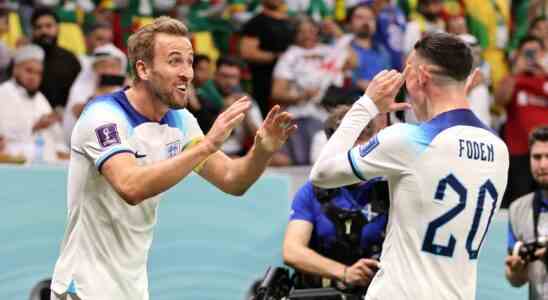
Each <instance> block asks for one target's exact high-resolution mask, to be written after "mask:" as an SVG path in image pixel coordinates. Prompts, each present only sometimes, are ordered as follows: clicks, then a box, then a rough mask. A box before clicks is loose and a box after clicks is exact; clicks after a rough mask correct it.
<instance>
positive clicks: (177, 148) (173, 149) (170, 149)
mask: <svg viewBox="0 0 548 300" xmlns="http://www.w3.org/2000/svg"><path fill="white" fill-rule="evenodd" d="M182 150H183V145H182V144H181V141H179V140H176V141H175V142H171V143H169V144H167V145H166V151H167V157H168V158H172V157H174V156H175V155H177V154H179V153H180V152H181V151H182Z"/></svg>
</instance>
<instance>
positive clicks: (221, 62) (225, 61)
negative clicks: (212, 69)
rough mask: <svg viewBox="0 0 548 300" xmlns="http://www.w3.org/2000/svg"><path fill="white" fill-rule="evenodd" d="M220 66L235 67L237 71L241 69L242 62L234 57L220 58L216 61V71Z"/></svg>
mask: <svg viewBox="0 0 548 300" xmlns="http://www.w3.org/2000/svg"><path fill="white" fill-rule="evenodd" d="M222 66H230V67H237V68H238V69H241V68H242V61H241V60H239V59H238V58H236V57H234V56H221V57H219V59H218V60H217V70H219V69H220V68H221V67H222Z"/></svg>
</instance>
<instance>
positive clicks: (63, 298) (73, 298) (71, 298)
mask: <svg viewBox="0 0 548 300" xmlns="http://www.w3.org/2000/svg"><path fill="white" fill-rule="evenodd" d="M50 299H51V300H81V299H80V297H78V296H77V295H75V294H70V293H63V294H62V295H59V294H57V293H56V292H54V291H51V295H50Z"/></svg>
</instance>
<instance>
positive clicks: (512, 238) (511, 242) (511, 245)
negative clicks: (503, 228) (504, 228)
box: [508, 221, 518, 250]
mask: <svg viewBox="0 0 548 300" xmlns="http://www.w3.org/2000/svg"><path fill="white" fill-rule="evenodd" d="M517 241H518V239H517V238H516V235H515V234H514V230H513V229H512V222H510V221H508V249H509V250H512V249H513V248H514V245H515V244H516V242H517Z"/></svg>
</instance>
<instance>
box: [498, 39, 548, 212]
mask: <svg viewBox="0 0 548 300" xmlns="http://www.w3.org/2000/svg"><path fill="white" fill-rule="evenodd" d="M514 54H515V56H514V57H513V58H512V65H513V70H512V74H510V75H508V76H506V77H505V78H503V79H502V80H501V83H500V85H499V87H498V88H497V89H496V90H495V102H496V103H497V105H499V106H500V107H504V108H506V114H507V122H506V126H505V128H504V132H503V136H504V140H505V141H506V143H507V144H508V149H509V151H510V170H509V175H508V187H507V189H506V193H505V194H504V199H503V203H502V205H503V206H504V207H507V206H508V205H509V204H510V201H512V200H514V199H516V198H518V197H521V196H523V195H525V194H527V193H529V192H531V191H532V190H533V178H532V177H531V171H530V169H529V156H528V151H529V149H528V147H527V136H528V133H529V132H531V130H532V129H533V128H535V127H537V126H539V125H542V124H546V123H547V122H548V104H547V103H548V90H547V89H546V86H548V73H547V72H546V70H545V69H544V67H543V65H542V59H543V58H544V55H545V49H544V45H543V43H542V40H540V39H538V38H536V37H532V36H527V37H525V38H523V39H522V40H521V41H520V43H519V46H518V49H517V50H516V52H515V53H514Z"/></svg>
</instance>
